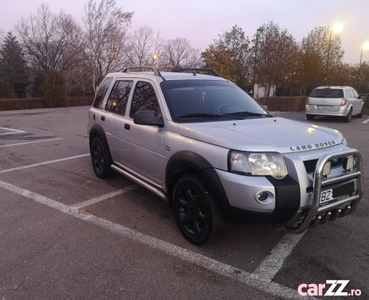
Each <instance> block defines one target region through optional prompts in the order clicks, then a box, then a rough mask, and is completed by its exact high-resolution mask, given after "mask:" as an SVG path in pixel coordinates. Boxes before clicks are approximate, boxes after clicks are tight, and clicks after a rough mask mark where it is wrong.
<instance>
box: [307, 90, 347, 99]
mask: <svg viewBox="0 0 369 300" xmlns="http://www.w3.org/2000/svg"><path fill="white" fill-rule="evenodd" d="M310 97H314V98H343V90H342V89H315V90H314V91H313V92H312V93H311V95H310Z"/></svg>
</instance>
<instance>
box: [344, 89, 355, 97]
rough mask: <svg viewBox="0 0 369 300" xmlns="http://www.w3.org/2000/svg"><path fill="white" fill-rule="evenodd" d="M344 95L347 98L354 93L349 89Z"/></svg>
mask: <svg viewBox="0 0 369 300" xmlns="http://www.w3.org/2000/svg"><path fill="white" fill-rule="evenodd" d="M346 97H347V98H354V93H353V92H352V90H351V89H349V90H346Z"/></svg>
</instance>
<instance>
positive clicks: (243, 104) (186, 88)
mask: <svg viewBox="0 0 369 300" xmlns="http://www.w3.org/2000/svg"><path fill="white" fill-rule="evenodd" d="M161 86H162V90H163V92H164V95H165V99H166V101H167V104H168V107H169V110H170V112H171V115H172V118H173V119H174V120H175V121H176V122H195V121H199V120H195V119H193V118H194V117H196V116H200V118H201V115H213V116H217V115H219V116H222V118H223V119H224V120H226V119H225V117H226V116H227V115H228V116H229V115H230V114H237V113H242V112H248V113H255V114H266V112H265V111H264V110H263V109H262V108H261V107H260V105H259V104H257V103H256V101H255V100H254V99H252V97H250V96H249V95H248V94H247V93H246V92H244V91H243V90H242V89H240V88H239V87H237V86H236V85H234V84H232V83H230V82H227V81H217V80H178V81H164V82H162V83H161ZM213 120H214V121H219V119H213ZM206 121H211V119H209V118H208V119H206Z"/></svg>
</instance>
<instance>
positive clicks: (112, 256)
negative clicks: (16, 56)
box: [0, 107, 369, 300]
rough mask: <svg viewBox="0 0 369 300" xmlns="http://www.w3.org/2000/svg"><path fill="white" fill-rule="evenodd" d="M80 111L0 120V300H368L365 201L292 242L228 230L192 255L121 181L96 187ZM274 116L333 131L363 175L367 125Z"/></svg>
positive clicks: (156, 205)
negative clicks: (360, 163)
mask: <svg viewBox="0 0 369 300" xmlns="http://www.w3.org/2000/svg"><path fill="white" fill-rule="evenodd" d="M88 109H89V107H73V108H55V109H38V110H25V111H6V112H5V111H3V112H0V300H5V299H313V298H320V299H325V298H327V297H328V296H327V295H326V296H318V295H319V293H318V291H319V288H320V289H321V290H322V291H323V292H324V293H327V292H328V289H329V288H331V289H332V290H333V293H336V296H335V298H334V299H340V298H342V299H346V297H347V296H348V295H344V294H342V293H344V292H347V294H352V295H351V297H353V298H355V299H369V289H368V287H369V278H368V276H367V274H368V273H369V272H368V271H369V270H368V267H369V239H368V237H369V221H368V220H369V218H368V215H369V204H368V195H367V194H365V195H364V198H363V199H362V202H361V203H360V206H359V207H358V209H357V210H356V212H355V213H353V214H351V215H349V216H347V217H345V218H342V219H339V220H337V221H335V222H329V223H328V224H325V225H324V226H319V227H318V228H315V229H312V230H308V231H306V232H305V233H304V234H301V235H290V234H285V233H281V232H277V231H276V229H275V228H273V227H268V226H246V225H239V224H231V225H230V227H229V229H228V232H227V234H226V235H225V236H224V237H223V238H222V239H221V240H219V241H217V242H215V243H213V244H211V245H209V246H205V247H196V246H193V245H192V244H190V243H188V242H187V241H186V240H185V239H184V238H183V237H182V235H181V234H180V232H179V230H178V229H177V225H176V223H175V220H174V216H173V212H172V210H171V209H170V208H169V207H168V206H167V204H166V203H165V202H164V201H162V200H161V199H159V198H158V197H156V196H154V195H153V194H151V193H150V192H148V191H146V190H144V189H143V188H141V187H139V186H137V185H136V184H134V183H133V182H132V181H130V180H128V179H126V178H124V177H123V176H121V175H118V174H117V175H116V176H114V177H113V178H111V179H108V180H100V179H98V178H97V177H96V176H95V174H94V172H93V170H92V167H91V160H90V156H89V148H88V138H87V132H86V123H87V112H88ZM273 114H275V115H276V116H281V117H285V118H289V119H295V120H298V121H301V122H309V123H313V124H315V125H317V126H326V127H331V128H334V129H337V130H339V131H341V132H342V133H343V135H344V136H345V138H346V139H347V141H348V144H349V145H350V146H351V147H353V148H356V149H358V150H359V151H360V152H361V154H362V155H363V158H364V169H365V172H366V174H369V173H368V172H369V170H368V158H369V141H368V138H367V137H368V134H369V119H368V118H367V117H366V116H365V117H364V118H362V119H360V118H353V119H352V121H351V122H350V123H344V122H342V121H341V120H339V119H334V118H326V117H319V118H316V119H314V120H313V121H307V120H306V119H305V115H304V114H301V113H283V112H273ZM281 134H282V133H281ZM367 185H368V177H367V176H366V177H365V186H367ZM344 284H346V285H345V286H344V287H343V285H344ZM323 285H325V287H324V288H323ZM340 287H342V291H343V292H342V291H341V292H340V291H339V288H340ZM333 288H334V289H333ZM299 291H300V294H299ZM315 291H317V292H316V293H315ZM304 293H305V294H306V296H301V294H304Z"/></svg>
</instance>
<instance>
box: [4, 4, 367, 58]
mask: <svg viewBox="0 0 369 300" xmlns="http://www.w3.org/2000/svg"><path fill="white" fill-rule="evenodd" d="M87 2H88V0H84V1H81V0H32V1H30V0H12V1H7V3H6V7H4V6H5V5H2V8H1V10H0V31H3V32H8V31H13V32H14V31H15V30H14V28H15V25H16V24H17V23H18V22H19V20H20V18H21V16H23V17H25V18H28V17H29V16H30V15H35V14H36V12H37V8H38V7H39V6H40V5H41V4H42V3H45V4H47V5H49V7H50V10H51V12H52V13H55V14H57V13H59V12H60V10H64V11H65V12H66V13H69V14H72V15H73V16H74V17H75V19H76V20H77V21H79V22H80V23H81V17H82V14H83V11H84V6H85V4H86V3H87ZM116 2H117V4H118V6H120V7H122V8H123V10H124V11H127V12H134V15H133V18H132V25H131V30H134V29H138V28H140V27H143V26H148V27H151V28H152V29H153V30H154V32H160V33H161V35H162V37H163V38H164V39H166V40H169V39H175V38H177V37H179V38H186V39H188V40H189V41H190V43H191V45H192V47H194V48H197V49H200V50H201V51H203V50H205V49H206V48H207V47H208V46H209V45H210V44H212V43H213V41H214V39H218V35H219V34H222V33H223V32H225V31H227V30H229V29H231V28H232V26H233V25H235V24H237V25H238V26H239V27H241V28H242V29H243V30H244V32H245V33H246V35H247V36H248V37H249V38H250V39H252V37H253V35H254V34H255V32H256V29H257V28H259V27H260V26H261V25H263V24H266V23H268V22H269V21H274V23H276V24H278V25H279V26H280V27H281V28H282V29H287V30H288V32H289V33H290V34H292V35H293V37H294V38H295V39H296V41H298V42H300V41H301V40H302V38H303V37H304V36H307V34H308V33H309V32H310V31H311V30H313V29H314V28H315V27H318V26H332V25H333V24H334V23H335V22H342V23H343V24H344V29H343V31H342V32H341V33H340V36H341V41H342V48H343V50H344V51H345V55H344V58H343V60H344V62H347V63H351V64H357V63H359V61H360V51H361V46H362V44H363V43H364V41H369V0H278V1H276V0H274V1H273V0H254V1H249V0H185V1H184V0H156V1H148V0H133V1H132V0H131V1H127V0H116ZM14 33H15V32H14ZM363 61H369V51H368V52H364V54H363Z"/></svg>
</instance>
